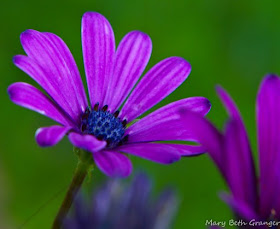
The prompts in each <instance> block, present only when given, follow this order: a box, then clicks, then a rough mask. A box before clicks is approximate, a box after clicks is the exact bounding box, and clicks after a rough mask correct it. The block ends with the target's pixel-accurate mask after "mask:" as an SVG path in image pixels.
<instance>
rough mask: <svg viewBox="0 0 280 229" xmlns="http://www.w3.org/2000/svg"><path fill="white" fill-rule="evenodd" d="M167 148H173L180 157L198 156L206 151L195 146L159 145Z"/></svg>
mask: <svg viewBox="0 0 280 229" xmlns="http://www.w3.org/2000/svg"><path fill="white" fill-rule="evenodd" d="M161 145H166V146H168V147H173V148H174V149H175V150H177V151H178V152H179V154H180V155H181V156H184V157H193V156H198V155H201V154H203V153H205V152H206V149H205V148H204V147H202V146H197V145H183V144H161Z"/></svg>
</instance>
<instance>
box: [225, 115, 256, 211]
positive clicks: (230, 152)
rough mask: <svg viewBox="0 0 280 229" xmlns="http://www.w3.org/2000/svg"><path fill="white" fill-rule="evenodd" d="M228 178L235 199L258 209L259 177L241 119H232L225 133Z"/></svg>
mask: <svg viewBox="0 0 280 229" xmlns="http://www.w3.org/2000/svg"><path fill="white" fill-rule="evenodd" d="M223 153H224V155H225V161H224V163H225V166H226V168H227V171H226V179H227V182H228V184H229V187H230V189H231V192H232V194H233V197H234V198H235V199H238V200H240V201H242V202H244V203H246V204H247V205H248V206H250V207H251V208H252V209H254V210H255V211H257V198H258V197H257V178H256V173H255V167H254V162H253V158H252V152H251V148H250V144H249V141H248V138H247V133H246V131H245V129H244V126H243V124H242V123H241V122H240V121H239V120H234V119H233V120H231V121H230V122H229V123H228V125H227V128H226V133H225V150H224V152H223Z"/></svg>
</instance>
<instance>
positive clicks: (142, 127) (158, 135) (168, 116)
mask: <svg viewBox="0 0 280 229" xmlns="http://www.w3.org/2000/svg"><path fill="white" fill-rule="evenodd" d="M210 107H211V104H210V102H209V100H208V99H206V98H203V97H192V98H187V99H182V100H179V101H176V102H173V103H170V104H168V105H166V106H164V107H162V108H160V109H158V110H156V111H155V112H153V113H151V114H149V115H148V116H146V117H144V118H142V119H141V120H139V121H138V122H136V123H135V124H133V125H132V126H130V127H129V128H128V129H127V131H126V134H128V135H129V142H148V141H168V140H189V141H191V140H196V139H195V136H193V135H192V133H191V132H190V131H189V130H188V129H187V128H182V116H181V115H180V114H179V113H178V111H179V110H180V109H184V110H188V111H193V112H196V113H199V114H201V115H205V114H207V112H208V111H209V110H210Z"/></svg>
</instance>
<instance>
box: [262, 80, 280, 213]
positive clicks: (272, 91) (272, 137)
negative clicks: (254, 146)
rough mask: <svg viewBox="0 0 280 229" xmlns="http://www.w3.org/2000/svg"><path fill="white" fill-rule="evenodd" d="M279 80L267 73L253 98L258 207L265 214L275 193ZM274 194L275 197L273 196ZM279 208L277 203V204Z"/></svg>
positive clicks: (279, 146) (279, 124) (279, 127)
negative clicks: (254, 101)
mask: <svg viewBox="0 0 280 229" xmlns="http://www.w3.org/2000/svg"><path fill="white" fill-rule="evenodd" d="M279 92H280V79H279V78H278V77H277V76H276V75H269V76H267V77H266V78H265V79H264V80H263V82H262V84H261V86H260V89H259V92H258V97H257V126H258V142H259V157H260V159H259V161H260V198H261V201H260V209H261V213H262V216H263V217H268V216H269V215H270V213H271V209H273V208H275V206H274V205H275V200H276V199H278V196H279V191H280V190H279V182H280V181H279V180H278V179H277V178H279V175H280V174H279V172H280V170H279V169H278V173H277V172H276V171H277V167H278V168H279V167H280V164H279V162H280V160H279V157H280V141H279V137H280V94H279ZM276 195H277V197H276ZM278 208H280V206H278Z"/></svg>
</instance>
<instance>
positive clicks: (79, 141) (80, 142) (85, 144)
mask: <svg viewBox="0 0 280 229" xmlns="http://www.w3.org/2000/svg"><path fill="white" fill-rule="evenodd" d="M69 140H70V142H71V143H72V144H73V145H74V146H76V147H78V148H81V149H84V150H87V151H89V152H91V153H94V152H97V151H99V150H101V149H103V148H104V147H105V146H106V144H107V143H106V142H105V141H99V140H98V139H96V138H95V137H94V136H93V135H81V134H78V133H74V132H72V133H70V134H69Z"/></svg>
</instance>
